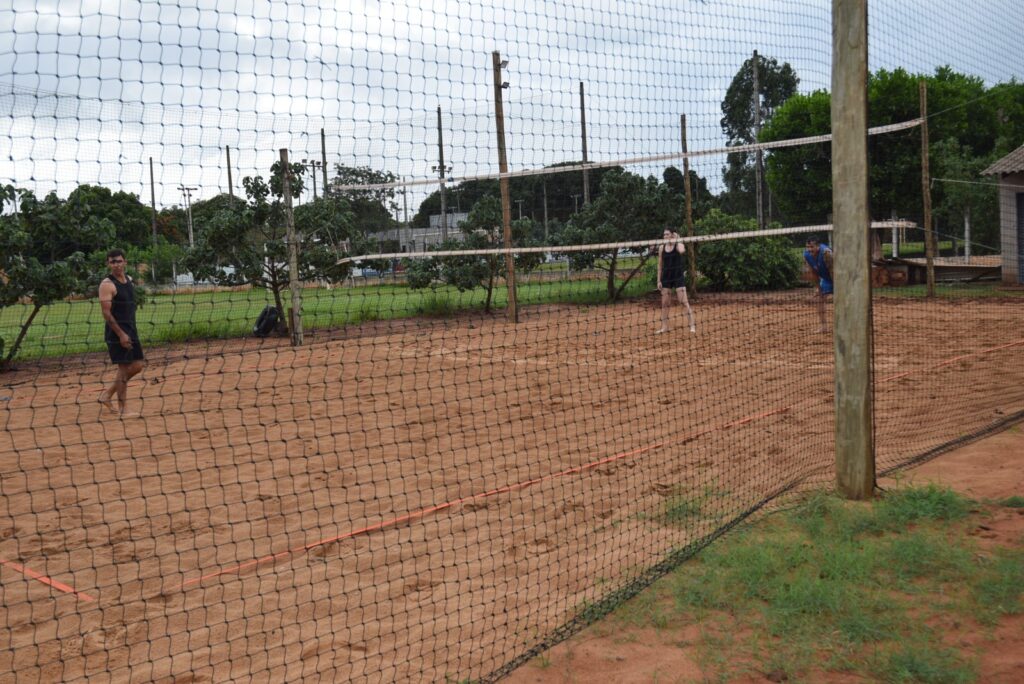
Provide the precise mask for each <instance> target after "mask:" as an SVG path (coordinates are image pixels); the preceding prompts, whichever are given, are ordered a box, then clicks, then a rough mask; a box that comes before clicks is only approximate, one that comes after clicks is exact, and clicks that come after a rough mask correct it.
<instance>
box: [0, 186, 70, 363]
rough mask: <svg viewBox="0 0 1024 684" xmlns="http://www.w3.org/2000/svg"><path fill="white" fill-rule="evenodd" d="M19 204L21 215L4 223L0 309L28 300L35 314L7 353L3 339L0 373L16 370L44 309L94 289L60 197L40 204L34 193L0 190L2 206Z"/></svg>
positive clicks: (0, 341) (26, 320)
mask: <svg viewBox="0 0 1024 684" xmlns="http://www.w3.org/2000/svg"><path fill="white" fill-rule="evenodd" d="M19 199H20V200H21V207H20V210H19V211H17V213H16V214H11V215H5V216H2V217H0V309H3V308H6V307H9V306H14V305H17V304H18V303H19V302H21V301H25V300H27V301H28V303H29V310H28V315H26V316H24V317H23V318H22V319H21V328H20V330H19V331H18V335H17V337H15V339H14V340H12V341H11V344H10V347H9V348H7V349H6V350H5V341H4V340H3V339H0V370H4V369H6V368H8V367H9V366H10V363H11V361H12V360H13V359H14V357H15V355H17V353H18V350H19V349H20V348H21V345H22V343H23V342H24V340H25V335H26V334H27V333H28V329H29V328H30V327H31V326H32V323H33V321H35V319H36V316H37V315H38V314H39V311H40V310H41V309H42V308H43V307H44V306H47V305H48V304H52V303H53V302H57V301H60V300H62V299H64V298H65V297H67V296H69V295H71V294H75V293H82V292H85V291H86V290H87V289H88V288H89V283H90V273H89V272H88V269H87V267H86V261H85V256H84V255H83V254H82V252H80V251H77V250H73V251H67V246H68V244H69V241H66V240H65V239H64V238H63V236H62V234H61V230H60V228H61V226H62V221H63V220H64V217H65V216H64V212H63V211H62V210H61V209H62V207H61V206H60V203H59V201H58V200H57V198H56V195H52V194H51V195H49V196H47V198H46V199H45V200H44V201H43V202H39V201H37V200H36V198H35V196H34V195H33V194H32V193H31V192H28V191H25V190H18V189H16V188H14V187H13V186H10V185H7V186H3V187H0V203H2V206H4V207H7V206H8V205H10V208H11V209H16V208H17V206H18V200H19ZM79 237H81V236H79ZM71 242H73V241H71ZM5 352H6V353H5Z"/></svg>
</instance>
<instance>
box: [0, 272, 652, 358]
mask: <svg viewBox="0 0 1024 684" xmlns="http://www.w3.org/2000/svg"><path fill="white" fill-rule="evenodd" d="M605 288H606V286H605V281H604V280H596V279H584V280H571V281H569V280H560V281H553V282H531V283H523V284H521V285H519V287H518V288H517V293H518V301H519V303H520V304H521V305H530V304H547V303H557V302H566V303H575V304H600V303H604V302H606V301H607V291H606V289H605ZM649 289H650V288H649V287H648V284H647V283H645V282H643V279H642V278H634V279H633V280H632V281H631V282H630V284H629V285H628V286H627V287H626V290H625V291H624V292H623V296H624V297H627V298H628V297H635V296H637V295H640V294H643V293H644V292H646V291H647V290H649ZM302 298H303V304H302V310H303V326H304V327H305V329H306V330H316V329H324V328H336V327H342V326H345V325H351V324H357V323H362V322H365V321H374V320H387V319H396V318H408V317H413V316H447V315H450V314H452V313H454V312H456V311H461V310H480V309H483V307H484V303H485V298H486V292H485V290H484V289H483V288H476V289H474V290H470V291H468V292H459V291H458V290H456V289H455V288H453V287H438V288H436V289H427V290H411V289H409V288H408V287H407V286H405V285H404V284H386V285H366V286H356V287H336V288H332V289H326V288H308V289H304V290H303V291H302ZM284 300H285V306H286V307H287V306H288V302H289V301H290V295H289V293H288V292H285V293H284ZM272 301H273V299H272V296H271V295H270V293H269V292H267V291H265V290H262V289H252V290H248V291H242V292H195V293H179V294H151V295H149V296H148V297H147V301H146V304H145V305H144V306H142V307H140V308H139V310H138V314H137V321H138V326H139V334H140V337H141V338H142V342H143V344H144V345H147V346H153V345H161V344H168V343H174V342H184V341H187V340H195V339H211V338H228V337H240V336H243V335H248V334H251V331H252V325H253V323H254V322H255V320H256V318H257V316H259V314H260V311H262V310H263V308H264V307H265V306H267V304H270V303H271V302H272ZM506 304H507V292H506V289H505V287H504V284H503V283H502V282H500V281H499V283H498V285H497V286H496V287H495V288H494V293H493V301H492V307H493V308H494V309H499V310H500V309H503V308H504V307H505V306H506ZM30 312H31V307H30V306H27V305H20V304H17V305H14V306H9V307H4V308H2V309H0V338H2V339H3V340H5V341H6V342H7V344H8V345H10V344H12V343H13V341H14V339H15V338H16V337H17V335H18V331H19V329H20V326H21V324H22V321H24V320H25V319H26V317H27V316H28V315H29V313H30ZM105 349H106V346H105V344H104V343H103V319H102V317H101V315H100V309H99V302H98V301H97V300H96V299H89V300H80V301H72V302H60V303H57V304H52V305H50V306H46V307H43V309H42V310H41V311H40V312H39V315H38V316H37V317H36V319H35V321H34V322H33V324H32V326H31V327H30V328H29V330H28V334H27V335H26V337H25V341H24V342H23V344H22V346H21V349H20V350H19V352H18V356H17V358H18V359H35V358H40V357H50V356H64V355H67V354H77V353H82V352H96V351H104V350H105Z"/></svg>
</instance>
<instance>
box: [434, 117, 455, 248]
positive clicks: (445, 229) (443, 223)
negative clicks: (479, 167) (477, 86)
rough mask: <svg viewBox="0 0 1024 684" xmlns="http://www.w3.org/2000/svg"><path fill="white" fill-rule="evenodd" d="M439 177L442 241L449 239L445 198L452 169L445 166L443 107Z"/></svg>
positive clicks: (438, 127) (439, 119) (439, 128)
mask: <svg viewBox="0 0 1024 684" xmlns="http://www.w3.org/2000/svg"><path fill="white" fill-rule="evenodd" d="M433 170H434V171H437V177H438V178H440V179H441V240H442V241H444V240H447V239H448V201H447V198H446V197H445V194H446V191H445V187H444V177H445V176H446V175H447V174H448V172H449V171H451V170H452V167H450V166H445V165H444V133H443V131H442V128H441V105H438V106H437V166H435V167H433Z"/></svg>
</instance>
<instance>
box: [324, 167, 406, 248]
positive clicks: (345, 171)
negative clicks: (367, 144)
mask: <svg viewBox="0 0 1024 684" xmlns="http://www.w3.org/2000/svg"><path fill="white" fill-rule="evenodd" d="M335 170H336V172H337V173H336V174H335V176H334V178H333V179H332V180H331V182H330V188H331V190H330V196H331V198H333V199H341V200H344V201H345V202H346V203H347V205H348V210H349V212H350V213H351V214H352V228H353V230H355V231H356V232H359V233H377V232H380V231H382V230H388V229H389V228H393V227H394V226H395V224H396V223H397V222H396V221H395V215H396V214H397V213H398V207H399V205H398V202H397V201H396V200H395V196H396V195H397V191H396V190H395V189H394V188H384V189H378V190H340V189H339V188H341V187H342V186H346V185H379V184H387V183H394V182H396V181H397V180H398V176H396V175H395V174H393V173H391V172H390V171H377V170H376V169H371V168H370V167H369V166H345V165H343V164H338V165H337V166H336V169H335Z"/></svg>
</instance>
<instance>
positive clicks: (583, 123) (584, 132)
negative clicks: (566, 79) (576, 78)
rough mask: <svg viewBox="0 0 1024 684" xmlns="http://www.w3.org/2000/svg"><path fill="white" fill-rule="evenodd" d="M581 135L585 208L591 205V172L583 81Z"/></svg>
mask: <svg viewBox="0 0 1024 684" xmlns="http://www.w3.org/2000/svg"><path fill="white" fill-rule="evenodd" d="M580 135H581V136H582V137H583V206H587V205H588V204H590V171H588V170H587V166H586V165H587V162H588V161H589V160H588V159H587V106H586V103H585V101H584V98H583V81H580Z"/></svg>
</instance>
